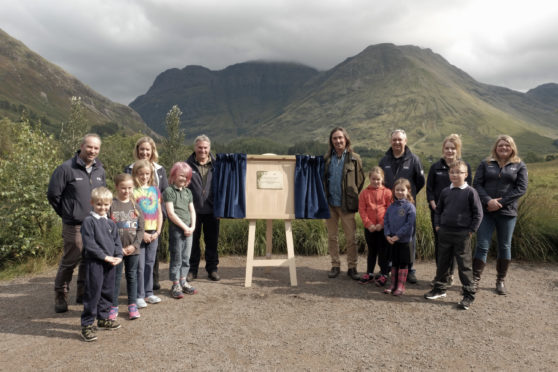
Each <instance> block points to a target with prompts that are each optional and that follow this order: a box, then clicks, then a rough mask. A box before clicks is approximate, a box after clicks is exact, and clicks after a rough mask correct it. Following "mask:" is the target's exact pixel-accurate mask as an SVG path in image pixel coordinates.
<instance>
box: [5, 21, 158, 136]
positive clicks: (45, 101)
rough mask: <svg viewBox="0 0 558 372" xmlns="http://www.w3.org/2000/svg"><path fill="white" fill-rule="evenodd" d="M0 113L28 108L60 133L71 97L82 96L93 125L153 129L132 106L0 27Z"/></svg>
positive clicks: (18, 112)
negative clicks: (100, 91) (114, 99)
mask: <svg viewBox="0 0 558 372" xmlns="http://www.w3.org/2000/svg"><path fill="white" fill-rule="evenodd" d="M0 82H1V84H0V117H2V116H5V117H8V118H10V119H16V118H19V116H20V115H21V110H22V109H25V110H26V111H27V113H28V114H31V115H32V116H33V117H34V118H41V120H42V122H43V128H45V129H46V130H47V131H49V132H51V133H59V131H60V124H61V123H62V122H64V121H67V120H68V117H69V113H70V99H71V97H72V96H76V97H81V98H82V103H83V105H84V107H85V109H86V111H85V115H86V118H87V120H88V122H89V125H90V127H93V126H109V127H110V129H108V130H107V131H108V132H114V131H116V130H120V131H124V132H128V133H137V132H140V131H141V132H145V133H152V131H151V130H150V129H149V128H148V127H147V125H146V124H145V123H144V122H143V120H142V119H141V117H140V116H139V115H138V114H137V113H136V112H135V111H134V110H132V109H131V108H130V107H127V106H125V105H121V104H118V103H115V102H112V101H110V100H109V99H107V98H105V97H103V96H101V95H100V94H98V93H97V92H95V91H94V90H93V89H91V88H89V87H88V86H86V85H84V84H82V83H81V82H80V81H79V80H77V79H76V78H75V77H73V76H72V75H70V74H68V73H67V72H65V71H64V70H62V69H61V68H59V67H58V66H56V65H54V64H52V63H50V62H48V61H46V60H45V59H44V58H42V57H41V56H39V55H38V54H36V53H34V52H33V51H31V50H30V49H28V48H27V47H26V46H25V45H24V44H23V43H21V42H19V41H18V40H16V39H14V38H12V37H11V36H10V35H8V34H7V33H5V32H4V31H2V30H1V29H0Z"/></svg>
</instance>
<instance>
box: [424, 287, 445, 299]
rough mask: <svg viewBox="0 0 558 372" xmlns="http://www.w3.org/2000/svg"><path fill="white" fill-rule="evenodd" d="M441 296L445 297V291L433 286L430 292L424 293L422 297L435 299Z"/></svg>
mask: <svg viewBox="0 0 558 372" xmlns="http://www.w3.org/2000/svg"><path fill="white" fill-rule="evenodd" d="M442 297H446V291H442V290H441V289H436V288H433V289H432V290H431V291H430V292H428V293H425V294H424V298H426V299H427V300H435V299H437V298H442Z"/></svg>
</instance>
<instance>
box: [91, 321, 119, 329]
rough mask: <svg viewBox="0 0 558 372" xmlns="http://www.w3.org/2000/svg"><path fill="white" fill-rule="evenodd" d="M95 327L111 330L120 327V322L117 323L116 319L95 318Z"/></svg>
mask: <svg viewBox="0 0 558 372" xmlns="http://www.w3.org/2000/svg"><path fill="white" fill-rule="evenodd" d="M97 327H98V328H101V329H109V330H113V329H118V328H120V323H118V320H111V319H99V320H97Z"/></svg>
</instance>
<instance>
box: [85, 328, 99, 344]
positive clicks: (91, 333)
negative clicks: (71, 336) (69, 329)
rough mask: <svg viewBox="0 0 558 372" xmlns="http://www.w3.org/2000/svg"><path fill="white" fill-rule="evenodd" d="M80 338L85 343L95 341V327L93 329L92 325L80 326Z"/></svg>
mask: <svg viewBox="0 0 558 372" xmlns="http://www.w3.org/2000/svg"><path fill="white" fill-rule="evenodd" d="M81 338H82V339H83V341H85V342H91V341H95V340H96V339H97V333H96V332H95V327H93V325H88V326H82V327H81Z"/></svg>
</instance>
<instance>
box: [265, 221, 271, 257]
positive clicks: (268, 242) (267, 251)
mask: <svg viewBox="0 0 558 372" xmlns="http://www.w3.org/2000/svg"><path fill="white" fill-rule="evenodd" d="M271 247H273V220H266V230H265V257H266V258H268V259H269V258H271Z"/></svg>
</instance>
